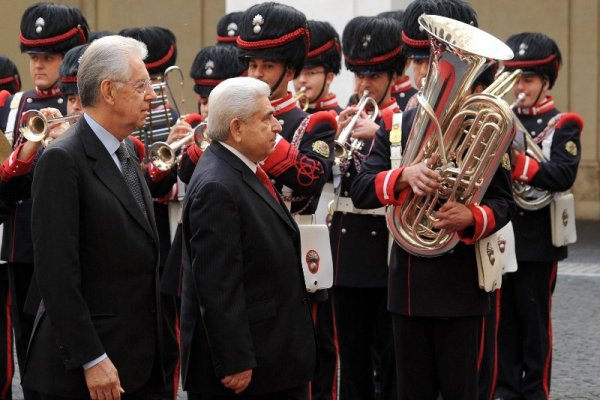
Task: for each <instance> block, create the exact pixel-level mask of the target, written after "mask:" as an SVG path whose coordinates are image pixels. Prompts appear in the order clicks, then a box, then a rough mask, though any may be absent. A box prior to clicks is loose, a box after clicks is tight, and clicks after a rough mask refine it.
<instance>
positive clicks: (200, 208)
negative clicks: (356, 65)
mask: <svg viewBox="0 0 600 400" xmlns="http://www.w3.org/2000/svg"><path fill="white" fill-rule="evenodd" d="M208 104H209V113H210V118H209V120H208V136H209V138H210V139H211V140H212V142H211V145H210V146H209V147H208V148H207V150H206V151H205V152H204V154H203V155H202V158H200V161H199V162H198V165H197V166H196V169H195V171H194V174H193V176H192V179H191V181H190V184H189V186H188V191H187V194H186V199H185V201H184V210H183V235H184V240H183V243H184V277H183V292H182V311H181V354H182V356H181V365H182V377H183V388H184V389H185V390H187V391H188V394H189V395H190V398H193V399H202V400H206V399H211V400H216V399H228V398H244V399H246V398H251V399H292V400H293V399H298V400H300V399H302V400H305V399H306V398H308V381H309V380H310V379H311V377H312V375H313V372H314V368H315V358H316V346H315V338H314V334H313V328H312V322H311V315H310V308H309V304H308V298H307V293H306V289H305V285H304V278H303V275H302V267H301V262H300V235H299V230H298V226H297V225H296V223H295V222H294V220H293V218H292V217H291V215H290V214H289V212H288V211H287V209H286V208H285V206H284V204H283V200H282V198H281V197H280V196H279V194H278V193H277V192H276V191H275V190H274V189H273V186H272V184H271V181H270V180H269V179H268V178H267V175H266V173H265V172H264V171H263V170H262V168H261V166H260V162H261V161H263V160H264V159H266V158H267V157H268V156H269V154H271V153H272V152H273V149H274V146H275V143H276V137H277V134H278V133H280V132H281V125H280V123H279V122H278V121H277V119H276V118H275V117H274V115H273V114H274V112H275V110H274V108H273V106H272V105H271V103H270V101H269V86H268V85H267V84H266V83H264V82H262V81H259V80H257V79H253V78H247V77H245V78H244V77H242V78H231V79H228V80H226V81H224V82H222V83H220V84H219V85H217V86H216V87H215V89H214V90H213V91H212V92H211V94H210V97H209V102H208Z"/></svg>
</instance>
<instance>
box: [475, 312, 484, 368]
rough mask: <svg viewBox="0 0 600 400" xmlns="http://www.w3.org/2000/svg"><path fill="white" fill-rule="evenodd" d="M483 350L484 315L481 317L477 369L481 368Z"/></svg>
mask: <svg viewBox="0 0 600 400" xmlns="http://www.w3.org/2000/svg"><path fill="white" fill-rule="evenodd" d="M484 351H485V315H484V316H483V318H481V335H480V336H479V354H478V355H477V371H478V372H479V370H480V369H481V361H482V360H483V352H484Z"/></svg>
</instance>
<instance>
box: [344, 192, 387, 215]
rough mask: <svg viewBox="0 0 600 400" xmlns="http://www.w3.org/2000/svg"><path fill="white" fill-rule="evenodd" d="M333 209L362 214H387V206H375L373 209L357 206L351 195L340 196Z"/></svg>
mask: <svg viewBox="0 0 600 400" xmlns="http://www.w3.org/2000/svg"><path fill="white" fill-rule="evenodd" d="M333 211H339V212H343V213H351V214H362V215H385V207H379V208H374V209H371V210H365V209H363V208H356V207H354V203H353V202H352V199H351V198H350V197H343V196H339V197H338V198H337V200H336V201H334V203H333Z"/></svg>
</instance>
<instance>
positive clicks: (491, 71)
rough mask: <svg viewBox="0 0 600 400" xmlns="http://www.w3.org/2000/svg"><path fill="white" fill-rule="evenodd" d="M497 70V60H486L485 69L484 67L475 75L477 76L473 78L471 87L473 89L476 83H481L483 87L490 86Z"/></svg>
mask: <svg viewBox="0 0 600 400" xmlns="http://www.w3.org/2000/svg"><path fill="white" fill-rule="evenodd" d="M497 72H498V61H496V60H488V62H487V67H486V69H484V70H483V72H481V73H480V74H479V76H477V78H476V79H475V82H473V84H472V85H471V87H472V88H473V90H475V88H476V87H477V86H478V85H481V86H483V87H484V88H487V87H488V86H490V85H491V84H492V82H494V79H495V78H496V73H497Z"/></svg>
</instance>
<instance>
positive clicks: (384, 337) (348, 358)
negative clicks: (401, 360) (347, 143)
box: [330, 17, 404, 399]
mask: <svg viewBox="0 0 600 400" xmlns="http://www.w3.org/2000/svg"><path fill="white" fill-rule="evenodd" d="M400 29H401V27H400V24H399V23H398V22H397V21H396V20H394V19H391V18H383V17H356V18H353V19H352V20H350V22H348V24H347V25H346V27H345V28H344V33H343V36H342V43H343V44H344V48H343V50H344V58H345V62H346V68H348V69H349V70H350V71H352V72H353V73H354V78H355V83H356V90H355V91H356V93H363V92H364V91H365V90H367V91H368V96H369V97H371V98H372V99H373V101H374V102H375V103H377V104H378V106H379V107H380V110H381V111H380V112H379V115H378V116H377V119H376V122H373V121H371V120H370V119H369V118H368V117H367V116H366V114H367V112H372V111H368V110H367V108H364V109H363V110H356V107H351V108H350V109H349V110H346V111H344V112H343V113H342V114H341V115H340V121H341V123H340V128H341V127H344V129H351V128H350V127H346V126H345V125H346V124H347V123H348V119H349V118H348V117H351V114H354V113H356V112H360V113H361V117H360V118H359V119H358V120H356V121H357V122H356V124H355V125H354V129H355V133H354V134H355V135H360V139H361V140H363V145H362V148H361V149H359V150H358V151H357V152H355V153H353V154H349V156H348V158H347V159H346V160H340V161H341V163H340V164H339V168H340V173H341V175H340V177H338V178H336V177H334V184H335V185H336V199H335V201H334V203H333V211H334V213H333V218H332V221H331V228H330V236H331V246H332V252H333V254H334V267H335V270H334V271H335V275H334V276H335V279H334V303H335V315H336V327H337V334H338V337H339V342H340V364H341V368H340V370H341V372H340V398H341V399H368V398H373V397H374V396H375V393H376V392H377V393H378V395H379V396H380V398H382V399H392V398H395V397H396V389H395V374H394V372H395V367H394V353H393V348H394V347H393V337H392V320H391V316H390V314H389V312H388V311H387V309H386V301H387V270H388V268H387V264H388V263H387V259H388V257H387V253H388V251H387V248H388V233H387V228H386V223H385V218H384V216H383V215H384V212H383V209H380V210H377V211H375V212H374V211H372V210H360V209H358V208H356V207H354V205H353V204H352V200H351V199H350V197H349V191H350V187H351V185H352V182H353V181H354V179H355V177H356V174H357V173H358V171H360V170H361V163H362V160H363V159H364V157H365V156H366V155H367V154H368V153H369V150H370V148H371V145H372V140H373V138H374V136H375V132H376V131H377V130H378V129H379V125H378V123H379V122H381V124H382V125H383V128H381V129H382V130H383V131H387V130H389V129H391V122H392V116H393V114H394V113H395V112H398V111H399V109H398V105H397V104H396V100H395V99H394V98H393V97H392V95H391V91H392V86H393V83H394V81H395V79H396V77H397V71H398V70H401V68H399V67H398V66H399V64H404V63H403V62H402V61H401V56H400V48H401V46H400V45H401V42H400ZM394 31H395V32H397V34H396V35H392V34H390V32H394ZM338 140H339V138H338ZM338 179H340V180H341V183H340V184H337V183H336V181H337V180H338ZM374 375H375V377H376V380H377V385H375V382H374V379H373V377H374Z"/></svg>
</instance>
